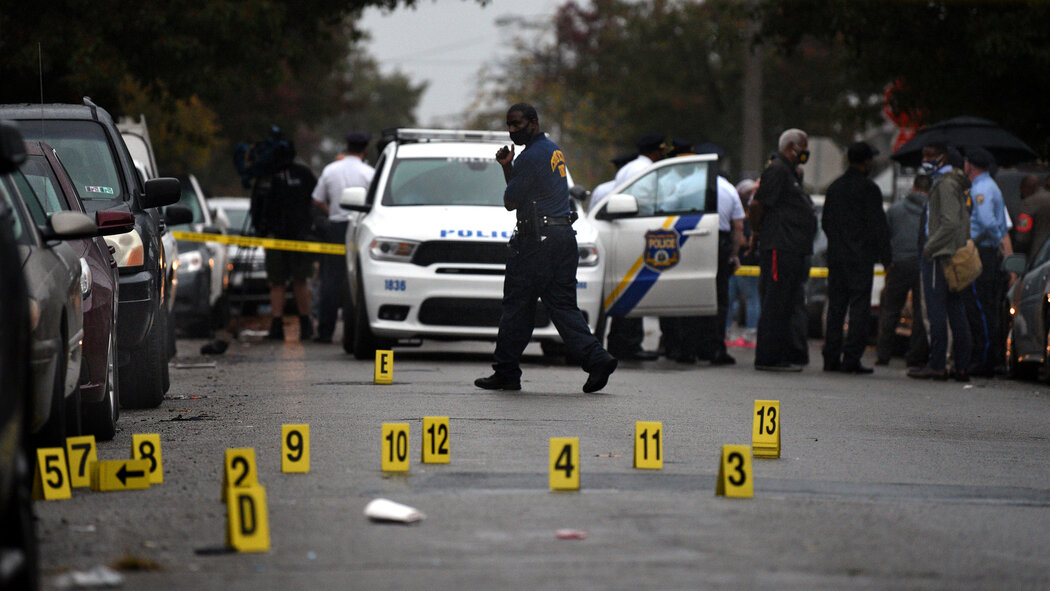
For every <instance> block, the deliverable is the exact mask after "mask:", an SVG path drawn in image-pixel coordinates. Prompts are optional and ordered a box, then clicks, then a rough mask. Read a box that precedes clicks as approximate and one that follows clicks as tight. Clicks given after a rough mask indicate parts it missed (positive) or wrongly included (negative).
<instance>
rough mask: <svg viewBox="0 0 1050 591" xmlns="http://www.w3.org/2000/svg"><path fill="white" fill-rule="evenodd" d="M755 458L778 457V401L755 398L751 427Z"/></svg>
mask: <svg viewBox="0 0 1050 591" xmlns="http://www.w3.org/2000/svg"><path fill="white" fill-rule="evenodd" d="M751 445H752V447H754V448H755V457H756V458H779V457H780V401H779V400H756V401H755V416H754V421H753V427H752V429H751Z"/></svg>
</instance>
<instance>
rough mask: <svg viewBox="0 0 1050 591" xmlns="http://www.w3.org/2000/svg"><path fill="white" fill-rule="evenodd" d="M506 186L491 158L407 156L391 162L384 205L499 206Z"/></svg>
mask: <svg viewBox="0 0 1050 591" xmlns="http://www.w3.org/2000/svg"><path fill="white" fill-rule="evenodd" d="M506 188H507V183H506V181H505V180H504V178H503V168H502V167H501V166H500V165H499V163H497V162H496V161H495V160H494V159H492V158H407V159H404V160H399V161H398V162H396V163H395V164H394V167H393V170H392V171H391V173H390V184H389V189H388V190H387V191H386V192H385V193H384V195H383V205H492V206H499V207H502V206H503V191H504V190H505V189H506Z"/></svg>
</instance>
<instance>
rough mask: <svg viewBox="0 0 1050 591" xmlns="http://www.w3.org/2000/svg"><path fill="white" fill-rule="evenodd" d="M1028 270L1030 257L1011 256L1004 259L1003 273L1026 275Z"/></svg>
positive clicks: (1021, 255)
mask: <svg viewBox="0 0 1050 591" xmlns="http://www.w3.org/2000/svg"><path fill="white" fill-rule="evenodd" d="M1027 269H1028V257H1026V256H1025V255H1023V254H1011V255H1008V256H1007V257H1006V258H1005V259H1003V271H1006V272H1007V273H1017V274H1018V275H1024V272H1025V271H1026V270H1027Z"/></svg>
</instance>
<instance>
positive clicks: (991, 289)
mask: <svg viewBox="0 0 1050 591" xmlns="http://www.w3.org/2000/svg"><path fill="white" fill-rule="evenodd" d="M977 251H978V252H979V253H980V255H981V274H980V275H979V276H978V277H977V280H976V281H974V282H973V285H971V286H970V287H969V289H968V290H967V291H968V292H969V293H967V294H966V317H967V318H968V319H969V321H970V342H971V343H972V352H971V355H970V370H971V372H972V373H975V374H986V375H987V374H991V373H992V370H994V369H995V366H997V365H1000V364H1001V363H1003V355H1004V353H1003V349H1004V347H1005V342H1004V340H1003V339H1004V337H1003V334H1002V329H1001V328H1000V326H1001V324H1000V322H999V320H1000V318H1001V317H1002V316H1001V312H1002V305H1003V304H1002V301H1003V294H1004V293H1005V288H1006V284H1005V278H1004V276H1003V272H1002V270H1000V268H999V266H1000V265H1001V264H1002V259H1003V257H1002V255H1001V254H1000V253H999V249H998V248H997V247H994V246H980V247H978V248H977Z"/></svg>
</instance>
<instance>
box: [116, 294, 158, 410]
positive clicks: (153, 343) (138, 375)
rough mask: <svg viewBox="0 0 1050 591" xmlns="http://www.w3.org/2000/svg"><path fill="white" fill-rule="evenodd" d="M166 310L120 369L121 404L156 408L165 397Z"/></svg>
mask: <svg viewBox="0 0 1050 591" xmlns="http://www.w3.org/2000/svg"><path fill="white" fill-rule="evenodd" d="M166 314H167V313H166V312H165V311H164V310H160V311H158V312H157V315H156V317H155V319H156V322H154V323H153V326H152V327H151V328H150V331H149V332H148V333H146V341H145V343H143V344H142V346H140V347H136V348H135V349H134V350H133V351H132V352H131V361H130V362H128V364H127V366H126V367H125V368H124V370H123V371H121V372H120V403H121V404H123V405H124V406H125V407H127V408H154V407H157V406H160V403H161V401H163V400H164V392H165V390H166V388H165V382H166V380H165V378H166V376H167V373H168V359H167V355H166V353H167V346H168V330H167V323H166V322H164V317H165V316H166Z"/></svg>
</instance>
